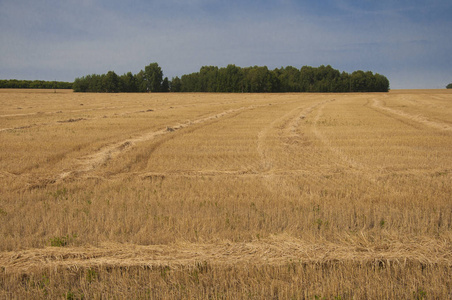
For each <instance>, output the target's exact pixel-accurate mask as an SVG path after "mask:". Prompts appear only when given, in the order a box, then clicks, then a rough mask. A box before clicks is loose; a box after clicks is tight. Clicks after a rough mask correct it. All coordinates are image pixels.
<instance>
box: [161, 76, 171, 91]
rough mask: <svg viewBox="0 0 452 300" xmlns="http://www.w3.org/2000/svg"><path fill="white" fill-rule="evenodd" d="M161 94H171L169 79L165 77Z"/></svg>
mask: <svg viewBox="0 0 452 300" xmlns="http://www.w3.org/2000/svg"><path fill="white" fill-rule="evenodd" d="M161 92H162V93H167V92H169V81H168V77H165V79H163V82H162V88H161Z"/></svg>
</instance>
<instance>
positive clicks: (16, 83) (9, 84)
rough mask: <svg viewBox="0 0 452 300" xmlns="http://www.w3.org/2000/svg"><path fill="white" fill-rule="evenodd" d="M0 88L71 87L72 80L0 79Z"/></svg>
mask: <svg viewBox="0 0 452 300" xmlns="http://www.w3.org/2000/svg"><path fill="white" fill-rule="evenodd" d="M0 89H72V82H63V81H44V80H17V79H10V80H0Z"/></svg>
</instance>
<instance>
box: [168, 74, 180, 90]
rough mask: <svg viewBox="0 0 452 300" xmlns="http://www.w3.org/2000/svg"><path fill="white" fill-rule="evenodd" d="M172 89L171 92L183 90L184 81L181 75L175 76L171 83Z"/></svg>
mask: <svg viewBox="0 0 452 300" xmlns="http://www.w3.org/2000/svg"><path fill="white" fill-rule="evenodd" d="M170 91H171V92H180V91H182V82H181V80H180V78H179V77H177V76H176V77H174V78H173V79H172V80H171V83H170Z"/></svg>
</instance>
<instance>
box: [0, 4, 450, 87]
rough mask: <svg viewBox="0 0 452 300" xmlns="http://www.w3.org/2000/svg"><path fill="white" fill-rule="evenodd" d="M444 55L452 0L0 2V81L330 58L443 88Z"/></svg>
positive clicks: (446, 77)
mask: <svg viewBox="0 0 452 300" xmlns="http://www.w3.org/2000/svg"><path fill="white" fill-rule="evenodd" d="M451 53H452V1H450V0H429V1H420V0H411V1H407V0H401V1H397V0H378V1H376V0H375V1H374V0H359V1H357V0H355V1H351V0H325V1H322V0H317V1H312V0H302V1H294V0H272V1H271V0H250V1H246V0H241V1H238V0H227V1H220V0H186V1H183V0H166V1H153V0H150V1H144V0H122V1H120V0H65V1H61V0H60V1H57V0H39V1H37V0H0V79H12V78H16V79H42V80H60V81H73V80H74V79H75V78H76V77H81V76H84V75H88V74H93V73H96V74H103V73H107V72H108V71H110V70H112V71H115V72H116V73H117V74H119V75H121V74H123V73H126V72H129V71H130V72H132V73H137V72H139V71H140V70H142V69H144V67H145V66H146V65H148V64H149V63H152V62H157V63H158V64H159V65H160V67H161V68H162V69H163V72H164V76H168V77H169V78H170V79H171V78H172V77H174V76H181V75H183V74H188V73H192V72H197V71H199V69H200V67H201V66H204V65H215V66H220V67H221V66H226V65H228V64H235V65H238V66H241V67H248V66H254V65H258V66H264V65H266V66H268V67H269V68H270V69H274V68H279V67H281V66H289V65H290V66H294V67H297V68H300V67H302V66H304V65H309V66H314V67H316V66H319V65H322V64H324V65H327V64H329V65H331V66H332V67H333V68H336V69H339V70H340V71H347V72H352V71H355V70H364V71H367V70H370V71H373V72H377V73H380V74H383V75H385V76H387V77H388V79H389V80H390V82H391V88H393V89H399V88H444V87H445V86H446V85H447V84H448V83H451V82H452V58H451V56H452V55H451Z"/></svg>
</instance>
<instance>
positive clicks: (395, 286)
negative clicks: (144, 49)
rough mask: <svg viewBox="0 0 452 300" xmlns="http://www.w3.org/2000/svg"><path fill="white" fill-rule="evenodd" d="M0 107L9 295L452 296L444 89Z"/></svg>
mask: <svg viewBox="0 0 452 300" xmlns="http://www.w3.org/2000/svg"><path fill="white" fill-rule="evenodd" d="M0 103H2V106H1V108H0V136H1V141H2V151H1V152H0V178H1V181H0V192H1V198H0V251H1V252H0V272H2V273H1V276H0V297H1V298H27V297H34V298H69V299H70V298H72V299H79V298H83V297H84V298H111V297H114V296H116V297H118V298H176V299H177V298H206V299H207V298H209V299H211V298H213V299H227V298H251V299H262V298H272V297H273V298H298V299H299V298H307V299H315V298H316V297H318V298H323V297H324V298H325V299H348V298H355V299H363V298H370V299H375V298H393V299H394V298H404V299H407V298H413V299H421V298H438V299H447V298H451V297H452V294H451V292H450V291H451V290H452V280H451V279H450V278H452V272H451V271H452V202H451V196H450V195H452V181H451V179H452V152H451V150H452V148H451V147H452V146H451V145H452V93H451V92H450V91H448V90H441V91H439V90H434V91H429V90H417V91H412V90H409V91H391V92H390V93H389V94H373V93H369V94H245V95H241V94H113V95H112V94H74V93H71V92H60V91H58V92H57V93H53V90H52V91H47V92H46V91H39V92H35V91H17V90H1V91H0ZM82 104H83V105H82Z"/></svg>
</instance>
